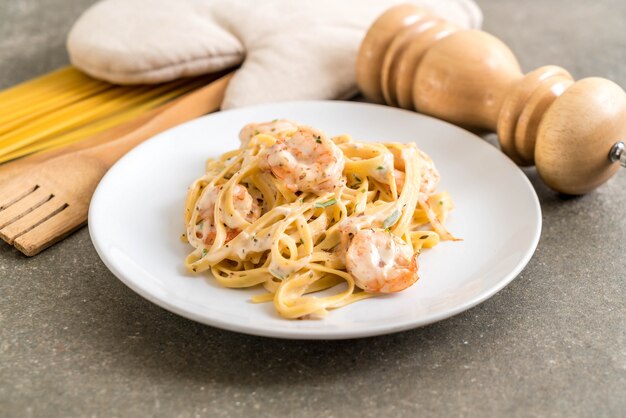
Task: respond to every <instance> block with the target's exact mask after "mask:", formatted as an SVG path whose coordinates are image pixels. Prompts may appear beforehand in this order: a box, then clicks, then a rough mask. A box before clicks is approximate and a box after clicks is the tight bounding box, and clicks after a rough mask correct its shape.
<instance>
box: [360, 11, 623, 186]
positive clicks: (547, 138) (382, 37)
mask: <svg viewBox="0 0 626 418" xmlns="http://www.w3.org/2000/svg"><path fill="white" fill-rule="evenodd" d="M356 74H357V83H358V85H359V88H360V89H361V91H362V92H363V94H364V95H365V96H366V97H367V98H368V99H369V100H371V101H374V102H379V103H381V102H386V103H387V104H390V105H394V106H400V107H403V108H407V109H415V110H417V111H418V112H421V113H425V114H429V115H433V116H435V117H437V118H440V119H444V120H447V121H450V122H452V123H455V124H458V125H461V126H465V127H469V128H480V129H488V130H492V131H495V132H497V133H498V137H499V141H500V146H501V149H502V151H503V152H504V153H505V154H506V155H508V156H509V157H510V158H511V159H512V160H513V161H515V162H516V163H517V164H519V165H524V166H525V165H532V164H536V166H537V171H538V173H539V175H540V176H541V177H542V179H543V180H544V181H545V182H546V183H547V184H548V185H549V186H550V187H551V188H553V189H554V190H556V191H559V192H562V193H566V194H574V195H575V194H583V193H587V192H590V191H591V190H593V189H595V188H596V187H598V186H600V185H601V184H603V183H604V182H605V181H607V180H608V179H609V178H610V177H611V176H613V174H615V172H616V171H617V170H618V168H619V165H620V164H621V165H622V166H626V151H624V142H623V141H624V139H626V94H625V93H624V90H622V88H621V87H620V86H618V85H617V84H615V83H613V82H611V81H609V80H606V79H603V78H585V79H582V80H580V81H577V82H574V79H573V78H572V76H571V75H570V74H569V73H568V72H567V71H566V70H564V69H563V68H561V67H557V66H553V65H549V66H545V67H541V68H539V69H537V70H535V71H532V72H530V73H528V74H526V75H524V74H523V73H522V72H521V70H520V66H519V64H518V62H517V60H516V58H515V56H514V55H513V53H512V52H511V51H510V50H509V48H508V47H507V46H506V45H505V44H504V43H502V42H501V41H500V40H498V39H497V38H495V37H494V36H492V35H490V34H488V33H486V32H483V31H479V30H460V29H459V28H456V27H454V26H453V25H451V24H449V23H447V22H445V21H443V20H441V19H439V18H437V17H435V16H433V15H430V14H429V13H428V12H426V11H424V10H422V9H419V8H417V7H415V6H413V5H399V6H396V7H394V8H391V9H389V10H388V11H387V12H385V13H384V14H383V15H382V16H381V17H379V18H378V20H377V21H376V22H374V24H373V25H372V27H371V28H370V29H369V31H368V33H367V35H366V37H365V39H364V40H363V43H362V44H361V48H360V51H359V55H358V59H357V67H356Z"/></svg>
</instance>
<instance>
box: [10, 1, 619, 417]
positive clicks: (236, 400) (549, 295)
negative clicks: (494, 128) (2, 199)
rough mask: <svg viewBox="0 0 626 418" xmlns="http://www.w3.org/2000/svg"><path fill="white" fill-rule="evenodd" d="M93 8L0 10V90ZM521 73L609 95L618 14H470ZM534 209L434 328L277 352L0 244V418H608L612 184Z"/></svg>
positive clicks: (583, 6) (59, 54)
mask: <svg viewBox="0 0 626 418" xmlns="http://www.w3.org/2000/svg"><path fill="white" fill-rule="evenodd" d="M91 3H93V0H49V1H43V0H21V1H18V0H3V1H1V2H0V88H4V87H8V86H10V85H12V84H15V83H17V82H20V81H24V80H26V79H29V78H31V77H34V76H37V75H39V74H42V73H45V72H47V71H50V70H53V69H55V68H57V67H59V66H62V65H65V64H66V63H67V57H66V54H65V50H64V46H63V42H64V37H65V35H66V33H67V30H68V29H69V27H70V25H71V23H72V22H73V21H74V19H76V18H77V17H78V15H79V14H80V13H81V12H82V11H83V10H84V9H85V8H86V7H87V6H89V4H91ZM479 3H480V5H481V7H482V8H483V10H484V13H485V24H484V27H485V29H486V30H487V31H489V32H491V33H493V34H495V35H496V36H498V37H500V38H501V39H502V40H504V42H505V43H507V44H508V45H509V46H510V47H511V49H512V50H513V51H514V52H515V54H516V56H517V57H518V58H519V60H520V62H521V64H522V67H523V68H524V70H525V71H528V70H531V69H534V68H537V67H539V66H541V65H545V64H549V63H552V64H557V65H561V66H563V67H565V68H566V69H568V70H570V71H571V72H572V74H573V75H574V77H576V78H582V77H586V76H592V75H597V76H602V77H607V78H609V79H612V80H614V81H615V82H617V83H618V84H620V85H621V86H622V87H624V86H626V2H624V1H623V0H602V1H594V2H581V1H571V0H545V1H542V2H519V1H514V0H505V1H502V0H500V1H496V0H492V1H487V0H480V1H479ZM526 173H527V175H528V177H529V178H530V180H531V182H532V184H533V185H534V187H535V189H536V191H537V194H538V195H539V199H540V201H541V207H542V210H543V222H544V228H543V232H542V235H541V240H540V242H539V246H538V248H537V251H536V253H535V255H534V257H533V258H532V260H531V261H530V263H529V264H528V266H527V267H526V268H525V269H524V271H523V272H522V273H521V274H520V275H519V277H517V278H516V279H515V280H514V281H513V282H512V283H511V284H510V285H508V286H507V287H506V288H505V289H503V290H502V291H500V292H499V293H498V294H496V295H495V296H494V297H492V298H491V299H489V300H487V301H486V302H484V303H482V304H481V305H479V306H477V307H475V308H473V309H471V310H469V311H467V312H464V313H462V314H460V315H457V316H455V317H453V318H451V319H448V320H445V321H442V322H439V323H437V324H434V325H431V326H428V327H424V328H420V329H415V330H412V331H407V332H403V333H399V334H395V335H388V336H383V337H376V338H368V339H361V340H351V341H329V342H323V341H284V340H275V339H268V338H259V337H252V336H247V335H241V334H236V333H231V332H227V331H222V330H219V329H215V328H211V327H208V326H205V325H201V324H198V323H195V322H193V321H190V320H187V319H184V318H181V317H179V316H177V315H174V314H172V313H170V312H168V311H165V310H163V309H161V308H159V307H157V306H155V305H153V304H151V303H150V302H148V301H146V300H145V299H143V298H141V297H140V296H138V295H137V294H135V293H134V292H133V291H131V290H130V289H128V288H127V287H126V286H125V285H123V284H122V283H121V282H120V281H119V280H117V279H116V278H115V277H114V276H113V275H112V274H111V273H110V272H109V271H108V270H107V268H106V267H105V266H104V264H103V263H102V262H101V261H100V259H99V258H98V256H97V254H96V252H95V251H94V249H93V247H92V244H91V242H90V239H89V234H88V231H87V229H86V228H83V229H81V230H80V231H78V232H77V233H75V234H73V235H72V236H70V237H69V238H68V239H66V240H65V241H63V242H61V243H60V244H58V245H56V246H54V247H52V248H50V249H48V250H47V251H45V252H44V253H42V254H40V255H39V256H37V257H34V258H25V257H23V256H22V255H20V254H19V253H18V252H17V251H16V250H14V249H12V248H11V247H9V246H7V245H0V295H1V296H0V416H1V417H22V416H63V417H67V416H100V417H113V416H148V415H153V416H168V417H169V416H181V417H188V416H212V417H217V416H336V417H343V416H355V417H357V416H358V417H360V416H372V417H378V416H418V415H419V416H475V417H485V416H496V417H503V416H567V417H575V416H579V417H592V416H593V417H608V416H614V417H617V416H624V413H625V411H626V320H625V319H626V310H625V308H626V306H625V304H626V298H625V290H624V289H625V288H626V286H625V284H626V280H625V278H626V221H625V219H626V218H625V215H626V173H625V172H620V173H619V174H618V175H617V176H616V177H615V178H614V179H612V180H611V181H610V182H609V183H608V184H606V185H604V186H602V187H601V188H600V189H598V190H597V191H595V192H593V193H591V194H589V195H586V196H583V197H579V198H570V199H565V198H562V197H559V196H558V195H556V194H555V193H553V192H551V191H550V190H548V189H547V188H546V187H545V186H544V185H542V184H541V182H540V181H539V179H538V177H537V175H536V172H535V171H534V170H533V169H529V170H526Z"/></svg>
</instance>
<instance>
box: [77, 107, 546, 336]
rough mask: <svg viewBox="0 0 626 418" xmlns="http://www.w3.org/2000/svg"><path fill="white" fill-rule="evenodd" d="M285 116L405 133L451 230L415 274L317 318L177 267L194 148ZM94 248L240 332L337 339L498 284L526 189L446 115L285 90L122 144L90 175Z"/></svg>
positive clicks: (531, 215) (419, 317) (516, 238)
mask: <svg viewBox="0 0 626 418" xmlns="http://www.w3.org/2000/svg"><path fill="white" fill-rule="evenodd" d="M275 118H289V119H293V120H296V121H299V122H301V123H306V124H309V125H312V126H315V127H318V128H320V129H322V130H323V131H325V132H326V133H327V134H329V135H336V134H341V133H350V134H352V135H353V136H354V137H355V138H357V139H358V140H369V141H380V140H385V141H401V142H408V141H415V142H416V143H417V145H418V147H420V148H421V149H423V150H424V151H426V152H427V153H428V154H429V155H430V156H431V157H432V158H433V160H434V161H435V164H436V166H437V168H438V169H439V172H440V173H441V178H442V180H441V183H440V185H439V187H438V190H448V191H449V192H450V194H451V195H452V198H453V200H454V202H455V205H456V208H455V210H454V211H453V212H452V214H451V216H450V217H449V221H448V223H447V226H448V228H449V229H450V231H452V232H453V233H454V235H456V236H457V237H461V238H463V241H461V242H445V243H442V244H440V245H438V246H437V247H435V248H434V249H431V250H428V251H425V252H424V253H423V254H422V255H421V256H420V277H421V278H420V280H419V281H418V282H417V283H416V284H415V285H414V286H412V287H411V288H409V289H407V290H406V291H404V292H402V293H399V294H395V295H389V296H384V297H379V298H373V299H367V300H364V301H360V302H357V303H354V304H352V305H349V306H347V307H344V308H341V309H337V310H334V311H331V313H330V315H329V316H328V317H327V318H325V319H323V320H309V321H293V320H286V319H282V318H280V317H279V316H278V315H277V314H276V313H275V311H274V307H273V305H272V304H271V303H267V304H253V303H250V302H249V299H250V297H251V296H252V295H254V294H258V293H259V292H260V290H259V289H244V290H235V289H225V288H222V287H220V286H219V285H218V284H217V283H216V282H215V281H214V279H213V278H212V277H210V275H207V276H200V277H198V276H192V275H190V274H188V273H186V271H185V269H184V267H183V259H184V258H185V256H186V254H187V253H188V252H189V251H190V249H191V247H190V246H188V245H187V244H185V243H182V242H180V240H179V236H180V234H181V233H182V232H183V221H182V212H183V203H184V199H185V192H186V190H187V187H188V185H190V184H191V183H192V182H193V180H194V179H196V178H197V177H199V176H201V175H202V174H203V168H204V162H205V159H206V158H207V157H209V156H218V155H220V154H222V153H223V152H225V151H228V150H231V149H233V148H236V147H238V146H239V141H238V132H239V130H240V129H241V127H242V126H243V125H244V124H246V123H248V122H251V121H265V120H271V119H275ZM89 230H90V233H91V238H92V240H93V243H94V245H95V247H96V250H97V251H98V254H99V255H100V257H101V258H102V260H103V261H104V263H105V264H106V265H107V267H108V268H109V269H110V270H111V271H112V272H113V273H114V274H115V275H116V276H117V277H118V278H119V279H120V280H122V281H123V282H124V283H125V284H126V285H128V286H129V287H130V288H131V289H133V290H134V291H135V292H137V293H139V294H140V295H142V296H143V297H145V298H147V299H148V300H150V301H152V302H154V303H156V304H157V305H160V306H162V307H163V308H165V309H168V310H170V311H172V312H175V313H177V314H179V315H182V316H184V317H187V318H190V319H193V320H196V321H199V322H203V323H205V324H209V325H213V326H216V327H220V328H225V329H229V330H233V331H239V332H244V333H249V334H256V335H264V336H270V337H280V338H295V339H331V338H332V339H338V338H354V337H364V336H371V335H379V334H386V333H391V332H396V331H401V330H405V329H409V328H414V327H418V326H422V325H426V324H430V323H432V322H435V321H439V320H441V319H444V318H448V317H450V316H452V315H455V314H458V313H459V312H462V311H465V310H466V309H469V308H471V307H472V306H475V305H477V304H479V303H480V302H482V301H484V300H486V299H487V298H489V297H491V296H492V295H493V294H495V293H496V292H497V291H498V290H500V289H502V288H503V287H504V286H505V285H506V284H508V283H509V282H510V281H511V280H512V279H513V278H515V277H516V276H517V274H518V273H519V272H520V271H521V270H522V268H523V267H524V266H525V265H526V263H527V262H528V260H530V258H531V256H532V254H533V252H534V250H535V247H536V246H537V242H538V240H539V235H540V232H541V211H540V206H539V202H538V200H537V195H536V194H535V191H534V189H533V187H532V186H531V184H530V182H529V181H528V179H527V178H526V176H525V175H524V174H523V173H522V171H520V170H519V169H518V168H517V167H516V166H515V164H514V163H513V162H511V161H510V160H509V159H508V158H507V157H505V156H504V155H503V154H502V153H501V152H500V151H499V150H497V149H496V148H494V147H493V146H491V145H489V144H488V143H486V142H485V141H483V140H482V139H481V138H479V137H477V136H475V135H473V134H471V133H469V132H466V131H464V130H462V129H460V128H457V127H455V126H453V125H450V124H448V123H444V122H441V121H439V120H436V119H433V118H429V117H426V116H422V115H419V114H417V113H414V112H408V111H403V110H398V109H394V108H391V107H384V106H376V105H369V104H363V103H353V102H322V101H311V102H289V103H276V104H269V105H263V106H258V107H249V108H245V109H237V110H232V111H225V112H219V113H215V114H212V115H209V116H205V117H202V118H199V119H196V120H194V121H191V122H189V123H186V124H184V125H182V126H179V127H177V128H174V129H171V130H169V131H167V132H164V133H162V134H160V135H158V136H156V137H154V138H152V139H151V140H149V141H147V142H145V143H143V144H142V145H140V146H138V147H137V148H135V149H134V150H132V151H131V152H130V153H128V155H126V156H124V157H123V158H122V159H121V160H120V161H119V162H118V163H117V164H115V166H114V167H113V168H111V170H109V172H108V173H107V174H106V176H105V177H104V178H103V179H102V181H101V183H100V185H99V186H98V189H97V190H96V193H95V195H94V196H93V200H92V202H91V208H90V211H89Z"/></svg>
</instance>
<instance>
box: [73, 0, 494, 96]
mask: <svg viewBox="0 0 626 418" xmlns="http://www.w3.org/2000/svg"><path fill="white" fill-rule="evenodd" d="M406 2H407V0H297V1H295V0H263V1H255V0H176V1H172V0H133V1H128V0H104V1H102V2H100V3H97V4H95V5H94V6H93V7H91V8H90V9H89V10H87V11H86V12H85V13H84V14H83V15H82V16H81V17H80V19H79V20H78V21H77V22H76V23H75V25H74V27H73V28H72V30H71V32H70V34H69V37H68V40H67V47H68V51H69V54H70V58H71V61H72V63H73V64H74V65H75V66H76V67H78V68H80V69H81V70H83V71H85V72H86V73H88V74H90V75H92V76H94V77H96V78H100V79H103V80H107V81H110V82H113V83H119V84H142V83H158V82H162V81H169V80H173V79H176V78H179V77H184V76H193V75H199V74H204V73H210V72H215V71H219V70H222V69H225V68H228V67H233V66H235V65H238V64H241V63H243V64H242V66H241V69H240V70H239V71H237V73H236V75H235V76H234V77H233V79H232V81H231V82H230V84H229V86H228V90H227V91H226V96H225V99H224V102H223V104H222V108H232V107H239V106H244V105H250V104H256V103H262V102H269V101H280V100H293V99H334V98H342V97H346V96H348V95H350V94H351V93H354V92H355V91H356V82H355V61H356V55H357V51H358V48H359V45H360V43H361V40H362V39H363V37H364V35H365V32H366V30H367V28H368V27H369V26H370V25H371V24H372V23H373V21H374V20H375V19H376V18H377V17H378V16H379V15H380V14H381V13H383V12H384V11H385V10H386V9H388V8H389V7H391V6H393V5H395V4H398V3H406ZM409 2H410V3H415V4H417V5H420V6H423V7H425V8H429V9H431V10H432V11H433V12H434V13H436V14H438V15H440V16H442V17H444V18H445V19H447V20H449V21H451V22H453V23H456V24H457V25H459V26H461V27H471V28H475V27H479V26H480V24H481V21H482V14H481V12H480V9H479V8H478V6H476V4H475V3H474V2H473V1H472V0H412V1H409Z"/></svg>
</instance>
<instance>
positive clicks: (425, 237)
mask: <svg viewBox="0 0 626 418" xmlns="http://www.w3.org/2000/svg"><path fill="white" fill-rule="evenodd" d="M427 238H428V235H422V236H421V237H420V239H427Z"/></svg>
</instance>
